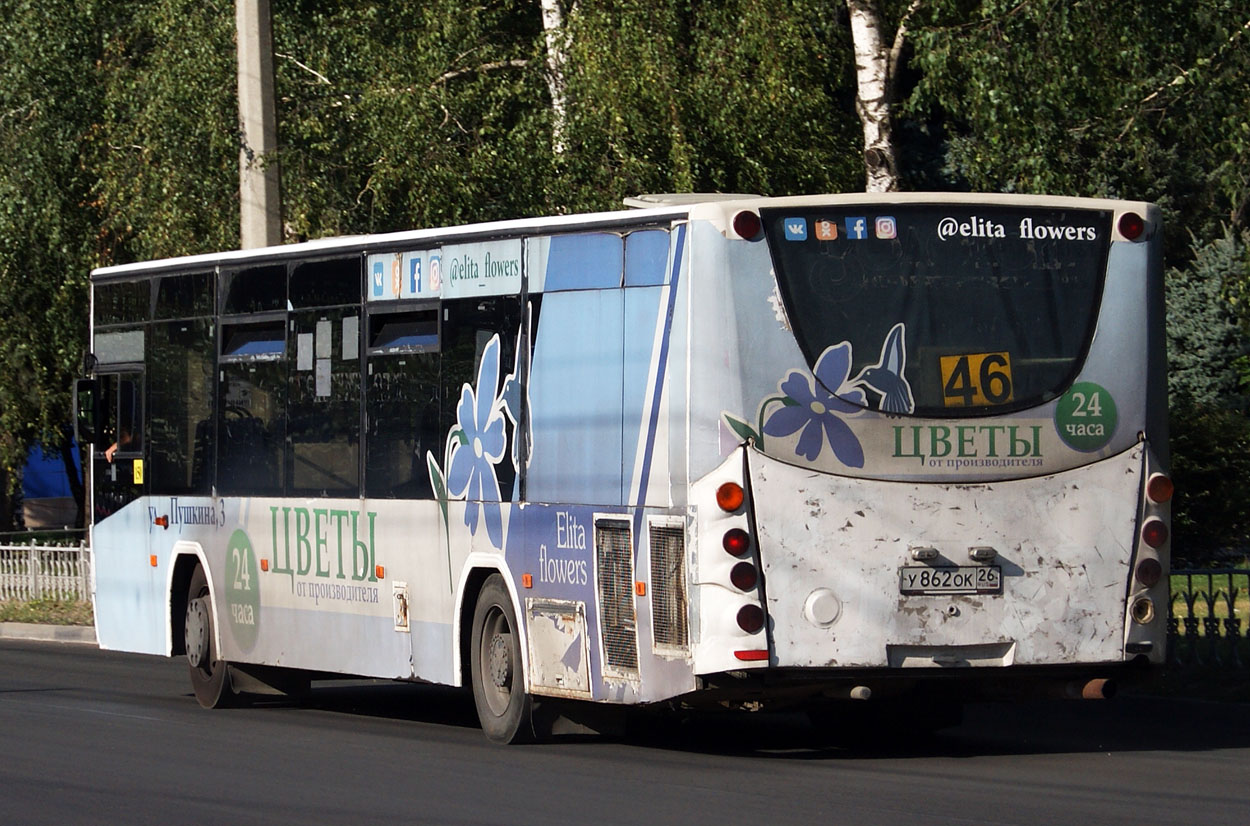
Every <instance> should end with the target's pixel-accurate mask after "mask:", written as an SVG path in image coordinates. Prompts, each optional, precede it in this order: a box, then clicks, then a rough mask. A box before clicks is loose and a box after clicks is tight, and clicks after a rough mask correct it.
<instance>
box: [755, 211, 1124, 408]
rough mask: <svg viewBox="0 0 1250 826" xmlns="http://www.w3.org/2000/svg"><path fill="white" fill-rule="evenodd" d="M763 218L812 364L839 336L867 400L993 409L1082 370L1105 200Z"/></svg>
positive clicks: (1053, 391)
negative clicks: (1080, 206) (1092, 204)
mask: <svg viewBox="0 0 1250 826" xmlns="http://www.w3.org/2000/svg"><path fill="white" fill-rule="evenodd" d="M761 218H762V219H763V221H764V227H765V233H766V236H767V239H768V243H769V247H770V250H771V254H772V260H773V266H774V269H775V272H776V277H777V282H778V284H779V286H780V289H781V296H782V300H783V301H784V303H785V307H786V313H787V315H788V317H789V321H790V325H791V327H792V329H793V330H794V334H795V337H796V338H797V340H798V343H799V346H800V348H802V350H803V354H804V356H805V357H806V358H807V361H808V364H809V366H810V367H811V368H812V370H813V372H817V371H816V364H817V362H818V361H819V359H820V357H821V355H822V354H823V353H825V352H826V351H827V350H828V349H829V348H831V347H834V346H836V345H839V344H840V343H842V342H849V343H850V345H851V372H850V376H849V378H850V380H851V382H852V383H853V384H855V385H856V386H858V387H860V388H862V389H863V390H864V391H865V393H864V396H865V399H866V401H867V404H868V406H869V407H872V408H874V409H879V410H882V411H885V412H887V413H895V414H914V415H918V416H932V417H949V416H967V415H978V414H979V415H987V414H991V413H1001V412H1006V411H1008V410H1018V409H1022V408H1025V407H1029V406H1033V405H1036V404H1040V403H1042V402H1045V401H1047V400H1049V399H1052V398H1055V397H1056V396H1059V395H1061V394H1062V393H1063V392H1064V390H1065V389H1066V388H1067V386H1068V385H1069V384H1071V382H1072V380H1073V379H1074V378H1075V376H1076V374H1077V372H1078V371H1079V370H1080V366H1081V363H1082V361H1083V359H1084V356H1085V353H1086V351H1087V350H1088V348H1089V343H1090V340H1091V339H1092V337H1093V332H1094V323H1095V319H1096V318H1097V315H1098V307H1099V303H1100V300H1101V297H1102V285H1103V276H1104V273H1105V270H1106V262H1107V253H1108V250H1109V248H1110V236H1111V213H1110V212H1106V211H1098V210H1076V209H1046V208H1018V207H1002V206H989V205H945V206H936V205H919V204H917V205H904V204H894V205H889V206H881V207H876V208H872V209H870V208H868V207H867V206H864V207H861V208H855V207H851V208H849V209H848V208H847V207H845V206H839V207H837V208H830V209H803V210H793V209H790V210H787V209H765V210H761ZM829 389H830V392H836V391H837V390H838V388H836V387H835V388H829Z"/></svg>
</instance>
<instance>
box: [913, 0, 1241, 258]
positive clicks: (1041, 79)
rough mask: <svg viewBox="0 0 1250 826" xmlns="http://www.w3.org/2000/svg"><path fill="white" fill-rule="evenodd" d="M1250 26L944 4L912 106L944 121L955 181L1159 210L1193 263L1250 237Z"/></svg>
mask: <svg viewBox="0 0 1250 826" xmlns="http://www.w3.org/2000/svg"><path fill="white" fill-rule="evenodd" d="M1248 25H1250V20H1248V19H1247V14H1246V12H1245V8H1244V5H1242V6H1239V4H1235V3H1228V2H1225V0H1160V2H1156V3H1150V4H1144V3H1116V2H1112V0H1087V1H1086V2H1079V3H1069V2H1056V1H1055V0H1023V2H1021V0H987V2H984V3H978V4H975V5H973V4H969V3H963V2H942V3H933V4H930V5H927V6H925V7H923V8H922V9H921V10H920V11H919V12H918V14H917V16H916V20H915V21H914V25H913V30H914V32H913V45H914V51H913V53H912V65H913V67H914V68H915V69H916V70H917V71H918V72H919V73H920V74H919V82H918V84H917V86H916V88H915V90H914V91H913V93H912V94H911V95H910V96H909V100H908V102H907V104H906V106H905V111H906V113H907V116H908V117H910V118H912V119H914V120H915V121H917V122H920V123H938V124H941V125H942V126H943V133H944V134H945V135H946V136H947V137H946V140H947V145H946V152H945V156H946V169H945V180H946V181H947V182H948V183H955V184H958V185H962V186H966V187H969V188H971V189H974V190H985V191H1016V192H1036V193H1052V194H1071V195H1088V196H1108V197H1123V198H1135V199H1142V200H1150V201H1156V202H1158V203H1159V204H1160V205H1161V206H1162V207H1163V209H1164V212H1165V229H1166V231H1167V233H1168V237H1167V243H1166V245H1165V247H1166V249H1167V250H1168V255H1169V260H1170V261H1171V262H1172V263H1174V264H1180V263H1183V262H1184V261H1185V259H1186V258H1187V256H1188V251H1189V248H1190V247H1189V243H1188V239H1189V234H1190V233H1191V232H1192V233H1193V234H1194V235H1195V236H1196V237H1198V238H1200V239H1203V240H1210V239H1212V238H1215V237H1217V236H1219V235H1220V232H1221V230H1220V227H1221V226H1222V225H1223V224H1225V223H1231V225H1232V226H1233V228H1234V229H1238V230H1239V229H1240V228H1242V227H1243V226H1244V225H1243V224H1242V222H1243V221H1244V213H1245V204H1246V198H1247V196H1248V195H1250V179H1248V178H1247V172H1246V170H1247V169H1250V126H1248V125H1247V124H1248V121H1250V111H1248V107H1247V104H1246V94H1245V78H1246V76H1247V73H1250V30H1248V29H1247V26H1248Z"/></svg>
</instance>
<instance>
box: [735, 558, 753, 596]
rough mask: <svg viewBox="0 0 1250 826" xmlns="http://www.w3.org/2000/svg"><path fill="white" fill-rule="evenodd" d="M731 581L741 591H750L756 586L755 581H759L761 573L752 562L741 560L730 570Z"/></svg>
mask: <svg viewBox="0 0 1250 826" xmlns="http://www.w3.org/2000/svg"><path fill="white" fill-rule="evenodd" d="M729 581H730V582H732V583H733V584H734V587H735V588H737V589H738V590H739V591H750V590H751V589H752V588H754V587H755V583H756V582H758V581H759V574H757V573H756V571H755V566H754V565H752V564H751V563H750V562H739V563H738V564H737V565H735V566H734V567H733V570H732V571H730V572H729Z"/></svg>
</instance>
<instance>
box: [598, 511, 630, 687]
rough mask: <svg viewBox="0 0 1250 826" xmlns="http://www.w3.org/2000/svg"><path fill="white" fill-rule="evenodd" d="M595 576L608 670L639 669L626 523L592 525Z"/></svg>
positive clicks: (617, 521) (610, 520) (600, 624)
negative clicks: (593, 526) (593, 529)
mask: <svg viewBox="0 0 1250 826" xmlns="http://www.w3.org/2000/svg"><path fill="white" fill-rule="evenodd" d="M595 573H596V576H597V580H598V585H599V631H600V634H601V635H602V639H603V656H604V660H605V665H606V667H607V669H608V670H610V671H613V670H614V671H617V672H618V673H619V672H622V671H628V672H636V671H637V670H638V631H637V627H638V622H637V619H636V617H635V615H634V559H633V554H632V553H631V550H630V542H629V523H628V522H626V521H624V520H618V519H600V520H597V521H596V522H595Z"/></svg>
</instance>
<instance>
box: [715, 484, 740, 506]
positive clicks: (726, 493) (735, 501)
mask: <svg viewBox="0 0 1250 826" xmlns="http://www.w3.org/2000/svg"><path fill="white" fill-rule="evenodd" d="M745 501H746V494H745V493H744V492H743V491H742V485H739V484H738V483H737V482H726V483H725V484H723V485H721V486H720V487H719V488H717V489H716V504H717V505H720V509H721V510H723V511H725V512H726V513H733V512H734V511H736V510H737V509H738V508H740V507H742V503H743V502H745Z"/></svg>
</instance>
